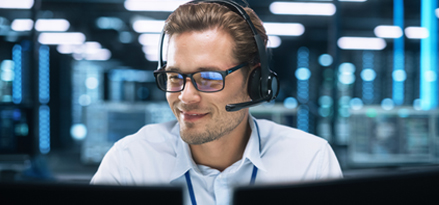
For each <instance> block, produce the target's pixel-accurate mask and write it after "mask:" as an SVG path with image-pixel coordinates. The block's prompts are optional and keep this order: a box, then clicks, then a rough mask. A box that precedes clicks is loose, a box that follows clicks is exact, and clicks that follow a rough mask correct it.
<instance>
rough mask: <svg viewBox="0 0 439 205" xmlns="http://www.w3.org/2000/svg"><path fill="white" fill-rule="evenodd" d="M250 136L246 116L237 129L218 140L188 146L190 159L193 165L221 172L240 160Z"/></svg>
mask: <svg viewBox="0 0 439 205" xmlns="http://www.w3.org/2000/svg"><path fill="white" fill-rule="evenodd" d="M250 134H251V129H250V125H249V122H248V116H247V117H245V118H244V120H243V122H241V124H240V125H239V126H238V127H237V129H235V130H234V131H232V132H231V133H229V134H227V135H225V136H222V137H221V138H220V139H218V140H215V141H212V142H208V143H204V144H201V145H189V146H190V148H191V152H192V157H193V159H194V161H195V163H197V164H200V165H205V166H208V167H211V168H214V169H217V170H219V171H221V172H222V171H224V170H225V169H226V168H227V167H229V166H231V165H232V164H233V163H235V162H237V161H239V160H240V159H241V158H242V156H243V154H244V150H245V147H246V145H247V142H248V140H249V138H250Z"/></svg>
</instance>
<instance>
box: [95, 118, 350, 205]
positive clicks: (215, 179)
mask: <svg viewBox="0 0 439 205" xmlns="http://www.w3.org/2000/svg"><path fill="white" fill-rule="evenodd" d="M249 123H250V127H251V129H252V134H251V136H250V139H249V141H248V143H247V146H246V148H245V151H244V154H243V157H242V159H241V160H239V161H237V162H235V163H234V164H232V165H231V166H229V167H228V168H226V169H225V170H224V171H222V172H220V171H218V170H216V169H212V168H210V167H207V166H203V165H197V164H196V163H195V162H194V161H193V159H192V157H191V152H190V148H189V146H188V145H187V144H186V143H185V142H184V141H183V140H182V139H181V138H180V134H179V125H178V122H177V121H172V122H167V123H162V124H153V125H147V126H144V127H143V128H142V129H140V130H139V131H138V132H137V133H136V134H134V135H130V136H127V137H125V138H123V139H121V140H119V141H118V142H116V143H115V144H114V146H113V147H112V148H111V149H110V150H109V151H108V153H107V154H106V155H105V157H104V159H103V160H102V163H101V165H100V167H99V169H98V171H97V172H96V174H95V175H94V177H93V179H92V181H91V183H92V184H119V185H164V184H171V185H183V186H184V187H187V182H186V179H185V173H186V172H187V171H189V174H190V179H191V182H192V185H193V190H194V193H195V197H196V201H197V204H199V205H201V204H230V201H231V196H232V191H233V187H235V186H243V185H249V183H250V179H251V176H252V171H253V168H254V167H255V166H256V167H257V168H258V172H257V176H256V181H255V184H256V185H258V184H259V185H260V184H276V183H282V184H285V183H296V182H303V181H310V180H324V179H332V178H340V177H342V172H341V169H340V166H339V164H338V161H337V158H336V157H335V154H334V152H333V151H332V149H331V147H330V145H329V144H328V142H327V141H325V140H324V139H322V138H319V137H316V136H314V135H311V134H308V133H305V132H303V131H300V130H297V129H294V128H291V127H287V126H283V125H279V124H276V123H274V122H271V121H267V120H255V121H254V120H253V118H250V120H249ZM255 123H256V124H257V126H256V124H255ZM257 127H258V128H259V130H258V129H257ZM184 197H185V204H191V201H190V197H189V193H188V190H187V189H186V191H185V196H184Z"/></svg>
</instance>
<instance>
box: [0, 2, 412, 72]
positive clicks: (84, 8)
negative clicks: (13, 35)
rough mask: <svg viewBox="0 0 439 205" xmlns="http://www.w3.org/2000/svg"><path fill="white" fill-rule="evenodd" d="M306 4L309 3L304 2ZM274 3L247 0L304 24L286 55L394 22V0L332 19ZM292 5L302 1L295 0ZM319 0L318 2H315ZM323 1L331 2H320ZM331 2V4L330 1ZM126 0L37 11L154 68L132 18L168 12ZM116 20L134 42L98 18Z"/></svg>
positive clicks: (264, 14) (43, 5) (287, 42)
mask: <svg viewBox="0 0 439 205" xmlns="http://www.w3.org/2000/svg"><path fill="white" fill-rule="evenodd" d="M305 1H306V0H305ZM272 2H273V0H248V4H249V5H250V7H251V8H253V9H254V10H255V11H256V13H258V14H259V16H260V18H261V19H262V20H263V21H269V22H297V23H302V24H303V25H304V26H305V33H304V34H303V35H302V36H299V37H282V41H283V43H282V45H281V46H280V47H279V48H276V49H274V51H273V53H278V55H280V56H282V54H284V53H288V52H286V51H288V50H291V48H292V47H295V48H297V47H299V46H300V45H302V44H304V45H316V46H320V47H322V49H329V47H331V46H330V44H331V43H332V44H333V42H334V41H335V40H336V39H337V36H338V37H340V36H344V35H351V36H363V37H373V36H374V33H373V29H374V28H375V27H376V26H378V25H382V24H386V25H392V24H393V1H392V0H368V1H366V2H333V3H334V4H335V5H336V6H337V12H336V14H335V15H334V16H287V15H273V14H272V13H271V12H270V11H269V8H268V7H269V5H270V3H272ZM294 2H304V0H302V1H294ZM312 2H319V1H312ZM320 2H328V0H326V1H320ZM330 2H332V1H330ZM123 3H124V0H40V1H38V0H37V1H36V4H35V6H34V7H35V8H34V10H37V13H36V18H65V19H67V20H68V21H69V22H70V24H71V26H70V29H69V31H75V32H83V33H84V34H85V35H86V38H87V41H98V42H100V43H101V44H102V46H103V47H105V48H108V49H110V50H111V52H112V59H116V60H118V61H121V62H122V64H123V65H125V66H128V67H132V68H135V69H145V68H146V69H154V68H155V66H156V62H149V61H148V60H146V59H145V55H144V54H143V52H142V47H141V45H140V44H139V43H138V41H137V37H138V35H139V34H138V33H136V32H134V30H133V29H132V26H131V24H130V21H131V19H132V18H133V17H134V16H143V17H149V18H153V19H159V20H164V19H166V18H167V16H168V15H169V14H170V13H169V12H132V11H127V10H126V9H125V8H124V5H123ZM404 4H405V24H406V26H419V25H420V23H419V22H420V21H419V10H420V3H419V2H418V1H405V2H404ZM0 16H3V17H5V18H7V19H8V20H10V21H12V20H13V19H15V18H30V17H32V13H31V12H30V11H23V10H5V9H3V10H0ZM103 16H105V17H118V18H120V19H122V21H123V22H124V23H125V27H124V28H125V29H123V30H125V31H128V32H131V33H132V34H133V35H134V39H135V40H134V41H133V42H132V43H121V42H120V41H119V40H118V36H119V32H121V31H120V30H119V31H116V30H102V29H99V28H98V27H97V26H96V19H97V18H99V17H103Z"/></svg>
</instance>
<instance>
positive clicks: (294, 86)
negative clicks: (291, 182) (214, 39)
mask: <svg viewBox="0 0 439 205" xmlns="http://www.w3.org/2000/svg"><path fill="white" fill-rule="evenodd" d="M184 2H185V1H170V0H169V1H168V0H157V1H152V0H0V63H1V64H0V65H1V69H0V77H1V78H0V170H1V173H2V174H1V176H2V178H1V179H2V180H16V181H20V180H21V181H25V180H31V181H32V180H37V181H39V180H42V181H44V180H52V181H61V182H76V183H88V180H90V178H91V177H92V175H93V174H94V172H95V171H96V169H97V167H98V165H99V163H100V161H101V159H102V157H103V156H104V154H105V153H106V152H107V151H108V149H109V148H110V147H111V146H112V144H113V143H114V142H115V141H117V140H118V139H120V138H122V137H124V136H126V135H128V134H132V133H134V132H136V131H137V130H138V129H139V128H140V127H141V126H143V125H145V124H149V123H159V122H164V121H168V120H173V119H174V116H173V114H172V112H171V111H170V109H169V108H168V105H167V103H166V101H165V94H164V93H163V92H162V91H160V90H158V89H157V87H156V85H155V81H154V76H153V71H154V70H155V69H157V52H158V51H157V50H158V49H157V46H158V38H159V33H160V31H161V29H162V27H163V22H164V20H165V19H166V18H167V17H168V15H169V14H170V12H171V11H172V10H174V9H175V8H176V7H177V6H178V5H179V4H182V3H184ZM248 4H249V6H250V7H251V8H253V9H254V10H255V11H256V13H258V14H259V16H260V18H261V19H262V21H264V23H265V26H266V29H267V32H268V34H269V35H270V36H269V42H268V44H269V47H270V53H271V57H272V60H271V68H272V70H274V71H275V72H277V73H278V75H279V77H280V80H281V90H280V94H279V97H278V98H277V99H276V101H275V102H273V103H266V104H263V105H260V106H258V107H254V108H251V112H252V113H253V115H254V116H255V117H258V118H266V119H271V120H273V121H276V122H279V123H281V124H285V125H288V126H292V127H296V128H298V129H301V130H304V131H306V132H310V133H313V134H315V135H317V136H319V137H322V138H325V139H326V140H328V141H329V142H330V143H331V146H332V147H333V148H334V150H335V152H336V154H337V157H338V159H339V161H340V164H341V166H342V169H343V171H344V173H345V176H346V177H355V176H363V175H374V174H383V173H384V174H392V173H397V172H404V171H410V170H414V169H428V168H432V167H435V166H437V165H438V164H439V112H438V109H437V108H438V74H437V73H438V62H437V58H438V42H437V40H438V28H437V23H438V16H439V9H437V8H438V5H437V0H421V1H411V0H410V1H409V0H320V1H319V0H300V1H299V0H290V1H286V0H284V1H273V0H248Z"/></svg>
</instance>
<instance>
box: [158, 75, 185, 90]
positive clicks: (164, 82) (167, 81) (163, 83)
mask: <svg viewBox="0 0 439 205" xmlns="http://www.w3.org/2000/svg"><path fill="white" fill-rule="evenodd" d="M157 82H158V85H159V86H160V89H162V90H165V91H171V92H178V91H181V89H182V88H183V84H184V78H183V76H182V75H181V74H179V73H174V72H166V73H160V74H158V75H157Z"/></svg>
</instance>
